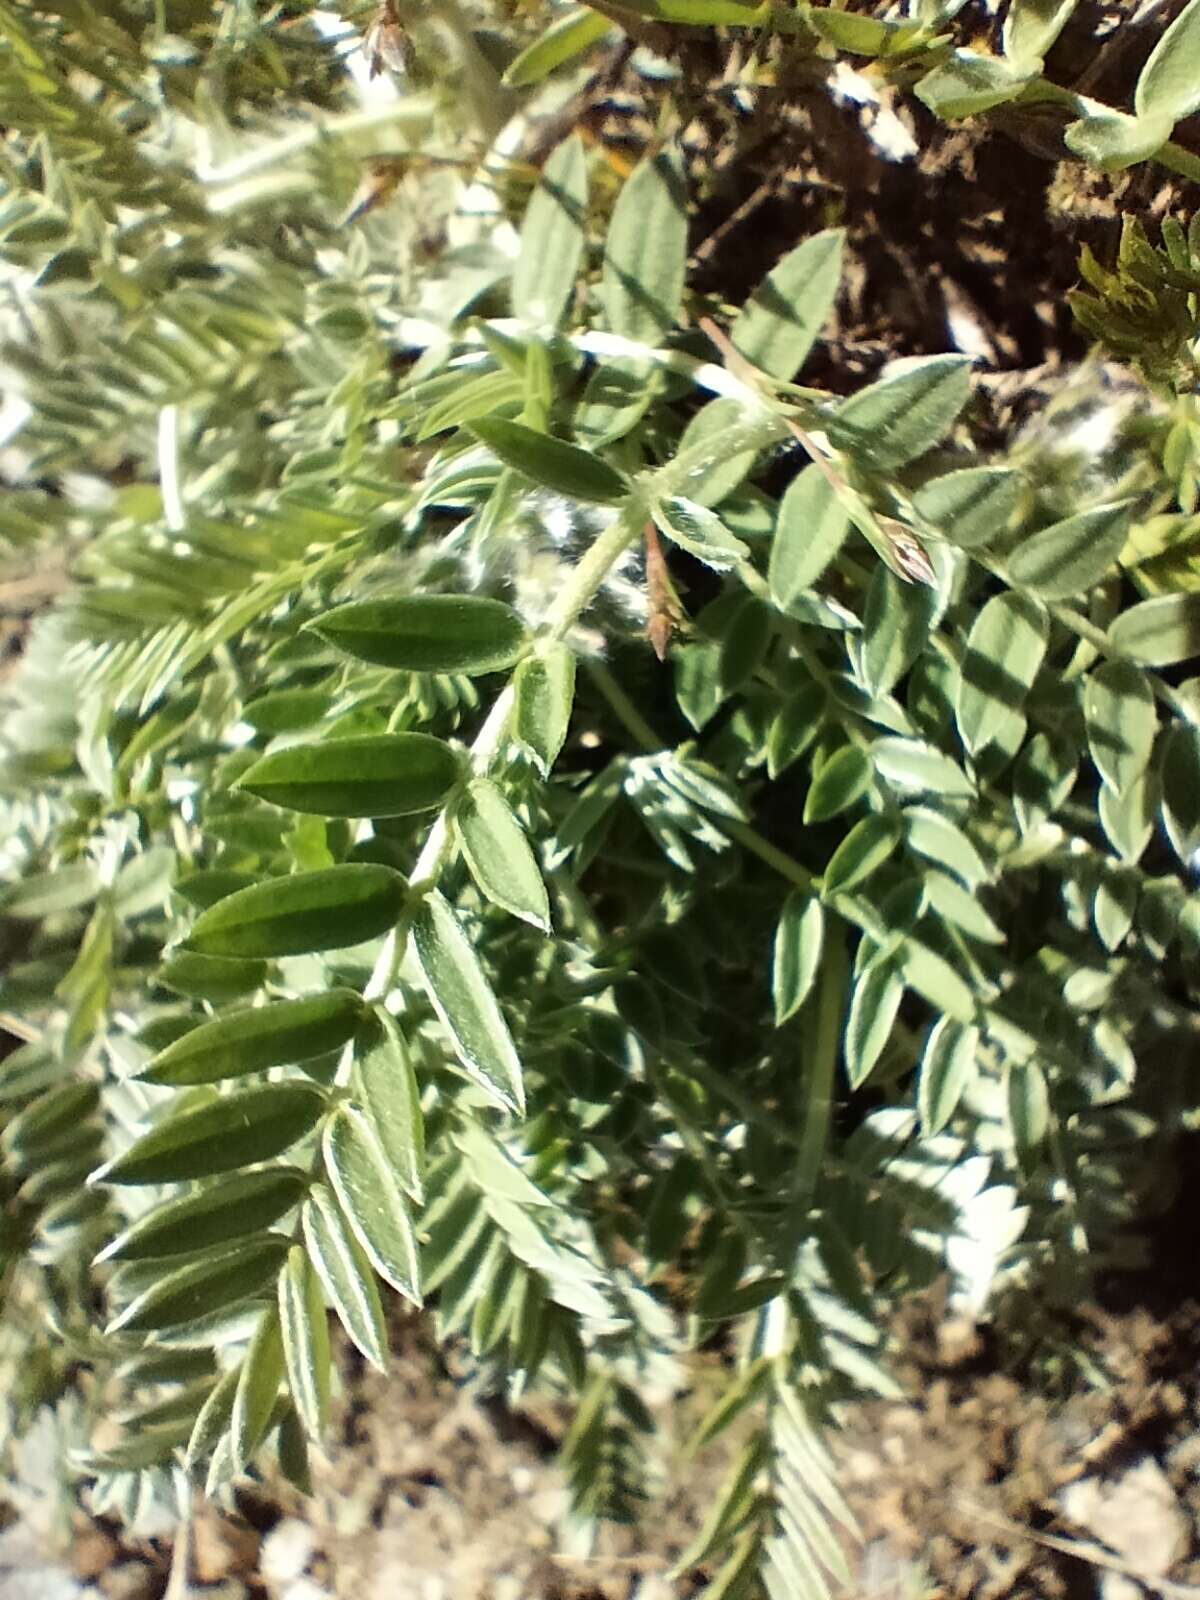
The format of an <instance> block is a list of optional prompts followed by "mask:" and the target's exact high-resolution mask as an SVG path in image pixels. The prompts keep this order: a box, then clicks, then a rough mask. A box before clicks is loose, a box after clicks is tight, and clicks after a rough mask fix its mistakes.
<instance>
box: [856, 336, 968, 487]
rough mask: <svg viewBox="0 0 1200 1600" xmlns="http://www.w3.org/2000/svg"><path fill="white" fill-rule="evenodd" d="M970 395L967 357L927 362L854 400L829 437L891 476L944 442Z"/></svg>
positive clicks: (861, 392) (894, 375)
mask: <svg viewBox="0 0 1200 1600" xmlns="http://www.w3.org/2000/svg"><path fill="white" fill-rule="evenodd" d="M970 392H971V360H970V357H969V356H929V357H928V358H926V359H923V360H921V361H917V362H914V363H913V364H911V365H909V366H906V367H905V368H904V369H903V370H902V371H900V372H894V373H891V374H889V376H887V377H886V378H881V379H880V380H879V381H878V382H877V383H872V384H870V385H868V387H867V388H865V389H860V390H859V392H858V393H857V394H855V395H851V397H850V399H849V400H846V401H844V402H843V403H842V405H841V406H839V408H838V410H837V413H836V415H835V416H833V417H832V418H831V419H830V422H829V425H828V427H827V430H826V431H827V433H828V436H829V440H830V443H831V444H833V445H834V446H835V447H836V448H837V449H839V450H846V451H849V452H850V454H851V455H853V456H854V457H855V458H856V460H858V461H861V462H862V464H863V465H864V466H866V467H870V468H871V469H873V470H874V471H877V472H887V471H891V470H892V469H893V468H895V467H901V466H903V465H904V463H905V462H906V461H911V460H912V459H913V457H914V456H919V455H921V454H923V453H924V452H925V451H926V450H929V449H932V447H933V446H934V445H935V444H937V443H938V442H939V441H940V440H941V439H943V438H944V437H945V435H946V434H947V433H948V432H949V430H950V428H951V426H952V425H953V423H954V419H955V418H956V417H957V416H958V414H959V412H960V411H961V410H962V408H963V406H965V405H966V403H967V399H968V396H969V395H970Z"/></svg>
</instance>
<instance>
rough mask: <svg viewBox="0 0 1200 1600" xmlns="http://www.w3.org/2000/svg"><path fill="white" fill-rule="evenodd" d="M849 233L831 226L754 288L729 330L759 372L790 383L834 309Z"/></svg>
mask: <svg viewBox="0 0 1200 1600" xmlns="http://www.w3.org/2000/svg"><path fill="white" fill-rule="evenodd" d="M845 237H846V236H845V232H844V230H843V229H841V228H830V229H828V230H827V231H826V232H824V233H818V234H814V235H813V237H812V238H811V239H805V240H804V242H803V243H802V244H799V245H797V246H796V248H795V249H794V250H791V251H789V252H788V254H787V255H786V256H784V258H783V260H782V261H780V262H778V263H777V265H776V266H774V267H773V268H772V269H771V271H770V272H769V273H768V274H767V276H766V278H765V279H764V280H763V281H762V283H760V284H759V286H758V288H757V289H755V291H754V293H753V294H752V295H751V296H750V298H749V300H747V302H746V304H745V305H744V306H743V307H742V309H741V311H740V312H739V313H738V315H737V317H736V319H735V320H734V324H733V327H732V328H731V329H730V330H729V338H730V342H731V343H732V344H733V346H734V348H735V349H736V350H737V351H738V353H739V355H743V356H745V358H746V360H747V361H749V362H750V363H751V364H752V365H753V366H756V367H757V368H758V369H759V371H760V372H765V373H767V374H768V375H769V376H770V377H772V378H778V379H780V380H781V381H782V382H784V383H790V382H791V380H792V379H793V378H794V377H795V375H796V373H797V372H799V370H800V368H801V367H802V366H803V365H804V363H805V361H806V360H807V359H808V354H809V351H810V350H811V349H812V347H813V345H814V344H815V343H816V341H817V338H818V337H819V335H820V332H821V329H822V327H823V326H824V325H825V319H826V318H827V317H828V315H829V313H830V311H831V310H832V309H833V302H834V300H835V299H836V298H837V292H838V285H839V284H840V282H841V277H842V249H843V246H844V243H845Z"/></svg>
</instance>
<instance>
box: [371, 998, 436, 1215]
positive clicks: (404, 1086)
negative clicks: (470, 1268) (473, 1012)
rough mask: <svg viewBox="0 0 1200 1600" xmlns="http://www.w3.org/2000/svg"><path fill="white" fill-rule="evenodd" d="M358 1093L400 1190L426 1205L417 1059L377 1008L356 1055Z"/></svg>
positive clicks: (392, 1023)
mask: <svg viewBox="0 0 1200 1600" xmlns="http://www.w3.org/2000/svg"><path fill="white" fill-rule="evenodd" d="M354 1092H355V1097H356V1098H357V1100H358V1102H359V1104H360V1105H361V1106H362V1108H363V1110H364V1111H365V1113H366V1115H367V1120H368V1121H369V1122H370V1124H371V1126H372V1128H373V1129H374V1130H375V1135H376V1137H377V1138H378V1140H379V1143H380V1145H381V1146H382V1148H383V1152H384V1154H385V1155H386V1156H387V1158H388V1161H389V1162H390V1164H391V1168H392V1171H393V1172H394V1173H395V1175H396V1179H397V1181H398V1182H399V1184H400V1187H401V1188H402V1189H404V1190H405V1191H406V1193H408V1194H410V1195H411V1196H412V1198H413V1199H414V1200H420V1198H421V1188H422V1177H423V1174H424V1171H425V1123H424V1118H423V1116H422V1114H421V1091H420V1088H419V1086H418V1084H417V1075H416V1073H415V1072H414V1071H413V1064H412V1058H411V1056H410V1054H409V1051H408V1046H407V1045H406V1044H405V1042H404V1037H403V1035H402V1034H401V1032H400V1029H399V1027H398V1026H397V1025H396V1023H395V1021H394V1020H393V1019H392V1017H390V1016H389V1015H388V1013H387V1012H386V1011H384V1010H383V1009H382V1007H377V1008H376V1011H375V1017H374V1027H373V1028H372V1029H371V1030H370V1031H368V1032H365V1033H364V1035H363V1036H362V1037H360V1039H359V1041H358V1043H357V1044H356V1046H355V1051H354Z"/></svg>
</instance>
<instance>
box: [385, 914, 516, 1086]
mask: <svg viewBox="0 0 1200 1600" xmlns="http://www.w3.org/2000/svg"><path fill="white" fill-rule="evenodd" d="M413 944H414V946H415V948H416V953H417V960H418V962H419V963H420V967H421V971H422V974H423V976H424V979H425V987H426V990H427V992H428V994H429V998H430V1001H431V1002H432V1004H433V1008H434V1010H435V1011H436V1012H437V1014H438V1016H439V1017H440V1018H441V1020H442V1023H443V1025H444V1027H445V1028H446V1031H447V1032H448V1033H449V1035H450V1037H451V1038H452V1039H453V1041H454V1047H455V1050H456V1051H457V1054H458V1058H459V1060H460V1062H461V1063H462V1065H463V1067H464V1069H465V1070H466V1071H467V1073H469V1075H470V1076H471V1077H472V1078H474V1079H475V1081H476V1082H477V1083H479V1084H480V1085H482V1087H483V1088H485V1089H486V1090H487V1091H488V1093H489V1094H490V1095H491V1096H492V1098H493V1099H494V1100H496V1102H497V1103H498V1104H499V1105H501V1106H504V1107H505V1108H507V1109H508V1110H510V1111H515V1112H517V1113H518V1114H520V1113H522V1112H523V1111H524V1108H525V1094H524V1090H523V1088H522V1084H521V1063H520V1060H519V1058H518V1056H517V1051H516V1046H515V1045H514V1044H513V1041H512V1035H511V1034H510V1033H509V1031H508V1024H507V1023H506V1022H505V1020H504V1015H503V1013H502V1012H501V1010H500V1006H499V1004H498V1002H497V1000H496V996H495V994H494V993H493V992H492V988H491V985H490V984H489V983H488V981H487V978H486V977H485V976H484V972H483V968H482V967H481V966H480V965H479V960H478V958H477V956H476V955H475V952H474V950H472V948H471V945H470V942H469V941H468V939H467V936H466V934H465V933H464V932H463V931H462V928H461V927H460V926H459V924H458V919H457V918H456V917H455V915H454V913H453V911H452V910H451V909H450V907H449V906H448V905H447V903H446V901H445V900H444V899H443V898H442V896H441V895H440V894H438V893H437V892H436V891H435V892H434V893H433V894H431V895H430V896H429V898H428V899H427V900H426V901H425V903H424V905H423V906H422V907H421V909H420V911H419V912H418V913H417V917H416V921H415V922H414V924H413Z"/></svg>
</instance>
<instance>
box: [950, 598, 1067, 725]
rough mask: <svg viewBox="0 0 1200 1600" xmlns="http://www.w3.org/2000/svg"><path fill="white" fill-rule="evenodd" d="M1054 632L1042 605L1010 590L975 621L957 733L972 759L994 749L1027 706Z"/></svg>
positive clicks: (964, 665)
mask: <svg viewBox="0 0 1200 1600" xmlns="http://www.w3.org/2000/svg"><path fill="white" fill-rule="evenodd" d="M1049 631H1050V624H1049V620H1048V618H1047V616H1046V613H1045V612H1044V611H1043V610H1042V608H1041V606H1040V605H1038V604H1037V602H1036V601H1034V600H1031V599H1029V598H1028V596H1026V595H1022V594H1015V593H1013V592H1012V591H1011V590H1010V591H1008V592H1006V593H1005V594H998V595H995V596H994V597H993V598H992V599H991V600H989V601H988V603H987V604H986V605H985V606H984V608H983V610H982V611H981V612H980V613H979V615H978V616H977V617H976V619H975V621H974V623H973V624H972V626H971V631H970V633H969V634H968V636H967V647H966V651H965V652H964V655H963V659H962V677H961V679H960V682H959V690H958V706H957V717H958V730H959V733H960V734H961V735H962V741H963V744H964V745H966V747H967V749H968V750H969V751H970V752H971V754H972V755H974V754H975V753H976V752H977V751H979V750H982V749H983V748H984V747H985V746H986V745H988V744H990V743H991V742H992V740H993V739H995V738H996V737H997V735H998V734H1000V733H1001V732H1002V731H1003V729H1004V726H1005V724H1006V723H1007V722H1008V721H1009V720H1010V718H1011V717H1012V715H1013V713H1014V712H1016V711H1019V710H1020V708H1021V706H1022V705H1023V704H1024V702H1025V696H1026V695H1027V694H1028V693H1029V690H1030V687H1031V685H1032V684H1033V681H1034V679H1035V678H1036V677H1037V675H1038V671H1039V670H1040V668H1041V665H1042V659H1043V657H1044V656H1045V654H1046V641H1047V639H1048V637H1049Z"/></svg>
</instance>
